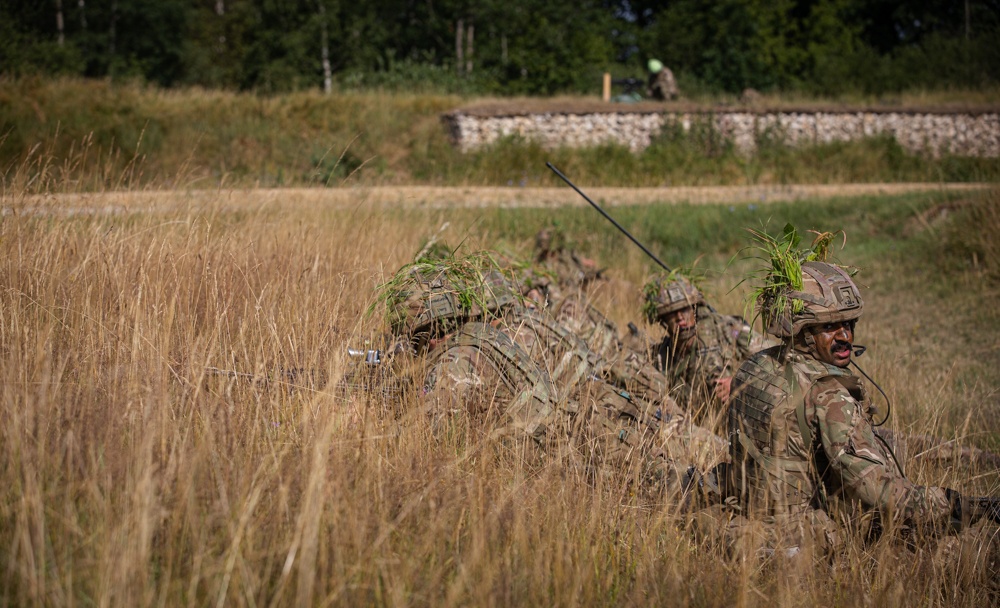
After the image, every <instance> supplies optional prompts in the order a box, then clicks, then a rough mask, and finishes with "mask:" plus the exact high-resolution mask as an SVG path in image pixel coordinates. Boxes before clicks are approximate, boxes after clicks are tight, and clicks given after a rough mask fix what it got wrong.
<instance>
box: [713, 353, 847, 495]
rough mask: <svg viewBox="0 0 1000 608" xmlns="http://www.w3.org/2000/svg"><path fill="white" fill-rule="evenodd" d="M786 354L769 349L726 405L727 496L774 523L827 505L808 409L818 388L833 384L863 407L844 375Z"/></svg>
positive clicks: (739, 377) (745, 369)
mask: <svg viewBox="0 0 1000 608" xmlns="http://www.w3.org/2000/svg"><path fill="white" fill-rule="evenodd" d="M785 348H786V347H785V346H775V347H772V348H768V349H766V350H763V351H760V352H758V353H756V354H754V355H753V356H752V357H750V358H749V359H747V360H746V361H745V362H744V363H743V365H742V366H741V367H740V369H739V371H738V372H737V373H736V376H735V377H734V378H733V385H732V394H733V398H732V399H731V401H730V405H729V449H730V455H731V456H732V465H731V466H732V470H731V474H730V479H729V483H730V484H731V487H730V493H731V494H735V495H737V496H738V498H739V499H740V502H741V503H743V504H744V505H746V506H747V507H749V508H751V509H755V508H760V507H761V506H763V507H764V508H765V509H766V512H768V513H769V514H773V515H778V514H786V513H792V514H793V513H797V512H800V511H803V510H805V509H808V508H820V507H823V506H824V505H825V503H826V494H825V491H824V487H823V483H822V481H821V475H822V473H823V471H821V470H819V468H818V466H817V456H818V455H820V454H819V452H821V451H822V447H821V446H820V445H819V442H818V441H814V437H813V436H814V434H815V433H814V431H813V428H814V427H813V424H812V421H811V417H812V416H814V411H812V409H811V408H810V407H809V404H807V403H806V397H807V396H808V395H809V392H810V390H811V389H812V387H813V385H814V384H816V382H818V381H820V380H824V379H827V378H833V379H835V380H836V381H837V382H838V383H840V384H842V385H843V386H844V388H845V389H847V390H848V391H849V392H850V393H851V395H852V396H853V397H854V398H855V399H857V400H858V402H859V403H865V401H866V397H865V394H864V389H863V387H862V385H861V383H860V381H859V379H858V378H857V377H856V376H854V375H853V374H851V372H850V371H848V370H847V369H844V368H840V367H836V366H833V365H827V364H825V363H822V362H820V361H817V360H816V359H813V358H812V357H809V356H805V355H803V354H802V353H799V352H795V351H791V352H788V353H787V355H785V354H784V353H783V349H785ZM783 359H784V362H783ZM807 410H808V411H807ZM824 458H825V457H824ZM761 501H763V502H764V503H765V504H764V505H760V504H759V503H760V502H761Z"/></svg>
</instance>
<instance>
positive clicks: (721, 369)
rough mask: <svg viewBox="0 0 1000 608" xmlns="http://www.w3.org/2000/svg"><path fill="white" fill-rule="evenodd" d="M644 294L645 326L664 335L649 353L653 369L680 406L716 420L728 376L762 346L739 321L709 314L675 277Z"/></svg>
mask: <svg viewBox="0 0 1000 608" xmlns="http://www.w3.org/2000/svg"><path fill="white" fill-rule="evenodd" d="M644 292H645V298H646V301H645V306H644V308H643V312H644V313H645V316H646V320H647V321H648V322H649V323H650V324H654V323H658V324H659V325H661V326H662V327H663V328H664V330H666V331H665V333H664V336H663V339H662V340H661V341H660V343H659V344H657V345H656V346H655V347H654V349H653V359H654V364H655V366H656V367H657V368H658V369H660V370H661V371H663V372H664V373H665V374H667V376H668V377H669V378H670V380H671V387H672V388H673V389H675V390H677V391H678V393H677V395H678V396H677V400H678V402H680V403H681V404H682V405H686V406H687V407H689V408H690V409H691V410H692V411H696V412H700V413H702V414H709V415H712V414H721V413H722V412H723V410H724V408H723V406H724V404H725V403H726V401H727V400H728V399H729V389H730V383H731V381H732V375H733V373H734V372H735V370H736V369H737V368H738V367H739V365H740V363H741V362H742V361H743V360H744V359H745V358H747V357H748V356H750V354H751V353H752V352H754V351H755V350H759V349H761V348H764V347H765V346H767V342H766V341H765V340H764V338H763V337H762V336H760V335H758V334H757V333H755V332H753V331H752V330H751V329H750V326H749V325H748V324H747V323H746V321H744V320H743V319H742V318H741V317H735V316H730V315H722V314H719V313H717V312H714V311H713V310H711V309H710V308H709V307H708V306H707V305H706V304H705V298H704V297H703V296H702V294H701V292H700V291H699V290H698V288H697V287H695V286H694V285H693V284H692V283H691V281H690V280H688V279H687V278H685V277H684V276H682V275H680V274H678V273H672V274H669V275H661V276H658V277H655V278H654V279H653V280H651V281H650V282H649V283H647V284H646V287H645V289H644Z"/></svg>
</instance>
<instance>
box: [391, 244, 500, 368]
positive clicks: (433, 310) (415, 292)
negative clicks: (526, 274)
mask: <svg viewBox="0 0 1000 608" xmlns="http://www.w3.org/2000/svg"><path fill="white" fill-rule="evenodd" d="M380 293H381V299H384V300H385V302H386V308H387V312H388V318H389V324H390V326H391V328H392V331H393V333H395V334H396V335H398V336H404V337H408V338H409V339H410V341H411V344H412V345H413V347H414V348H415V349H417V350H418V351H419V350H421V349H422V348H423V347H425V346H426V343H427V341H428V340H429V339H430V338H432V337H435V336H442V335H444V334H447V333H450V332H452V331H455V330H456V329H458V328H459V327H461V326H462V325H463V324H465V323H466V322H468V321H474V320H482V319H485V318H487V317H489V316H494V315H497V314H499V313H500V311H502V310H504V309H505V308H507V307H509V306H512V305H515V304H517V303H519V301H520V299H519V297H518V296H517V294H515V293H514V290H513V289H512V288H511V283H510V280H509V279H508V278H507V277H506V276H505V275H504V274H503V273H502V272H501V271H500V269H499V268H497V267H496V266H495V265H494V264H493V263H492V262H491V260H490V258H489V256H488V255H485V254H475V255H470V256H467V257H465V258H462V259H454V258H452V259H448V260H436V261H421V262H415V263H413V264H409V265H407V266H404V267H403V268H401V269H400V270H399V272H397V273H396V275H395V276H394V277H393V278H392V279H390V280H389V281H388V282H387V283H385V284H383V285H382V286H381V287H380Z"/></svg>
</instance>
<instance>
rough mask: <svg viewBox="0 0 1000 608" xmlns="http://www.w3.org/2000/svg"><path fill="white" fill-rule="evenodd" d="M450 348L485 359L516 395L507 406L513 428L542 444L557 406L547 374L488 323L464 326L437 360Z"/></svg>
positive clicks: (440, 350) (439, 351)
mask: <svg viewBox="0 0 1000 608" xmlns="http://www.w3.org/2000/svg"><path fill="white" fill-rule="evenodd" d="M451 346H469V347H473V348H476V349H478V350H479V352H481V353H482V354H483V355H484V356H485V357H486V359H487V360H488V361H489V362H490V363H491V364H492V365H493V367H494V369H496V370H497V372H498V373H499V375H500V377H501V378H502V381H503V383H504V385H505V386H506V387H507V389H508V390H509V391H510V392H511V393H512V394H513V395H514V398H513V399H512V400H511V402H510V403H509V404H507V415H508V416H509V417H510V419H511V421H512V423H513V425H514V427H515V428H518V429H521V430H523V431H524V432H525V433H527V434H528V435H529V436H530V437H532V438H533V439H535V440H536V441H539V442H542V441H543V440H544V436H545V432H546V429H547V426H548V424H549V421H550V418H551V417H552V416H553V414H554V412H555V410H556V403H557V397H556V392H555V389H554V387H553V386H552V383H551V381H550V380H549V376H548V374H547V373H545V371H544V370H542V369H541V368H539V367H538V365H536V364H535V362H534V361H532V360H531V357H529V356H528V354H527V353H526V352H524V350H523V349H522V348H521V347H520V346H518V345H517V344H515V343H514V342H513V341H512V340H511V339H510V338H509V337H508V336H507V335H506V334H504V333H503V332H501V331H500V330H498V329H496V328H495V327H493V326H491V325H488V324H485V323H476V322H472V323H466V324H465V325H463V326H462V328H461V329H460V330H459V331H458V332H456V333H455V334H454V335H453V336H452V337H451V338H450V339H449V341H448V345H447V347H445V348H441V349H438V351H437V352H438V353H439V354H438V355H437V357H440V356H442V355H443V354H444V353H446V352H447V351H448V347H451Z"/></svg>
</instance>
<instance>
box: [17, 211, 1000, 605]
mask: <svg viewBox="0 0 1000 608" xmlns="http://www.w3.org/2000/svg"><path fill="white" fill-rule="evenodd" d="M225 198H227V196H226V195H223V194H220V197H219V200H220V206H221V204H222V201H223V199H225ZM4 205H6V206H9V207H11V209H12V211H10V213H9V214H7V215H5V216H3V218H2V224H0V356H2V365H0V420H2V424H0V486H2V489H0V548H2V550H0V604H3V605H22V606H23V605H91V604H93V605H99V606H127V605H171V606H172V605H184V604H186V605H205V604H214V605H216V606H222V605H248V606H273V605H286V604H299V605H324V606H325V605H360V604H376V605H414V604H415V605H509V604H521V605H564V606H577V605H609V604H640V603H642V604H646V603H649V604H654V605H664V604H666V605H676V604H693V605H710V606H721V605H768V606H770V605H782V606H787V605H791V606H798V605H843V604H865V605H872V604H874V605H883V604H896V605H900V604H911V603H913V602H914V598H919V600H918V601H919V603H922V604H928V605H943V604H948V605H953V604H954V605H985V602H996V601H997V596H995V595H993V596H989V595H988V585H986V584H985V581H984V579H983V578H982V577H983V576H989V573H988V572H985V573H984V570H983V569H982V568H981V567H980V568H979V569H978V570H977V569H975V568H973V567H972V565H973V562H975V560H976V559H980V561H981V558H982V556H978V558H977V556H974V555H967V554H966V555H957V554H952V555H951V556H950V557H949V558H947V559H946V558H944V557H942V556H936V554H937V553H938V552H939V551H943V550H944V549H942V545H940V544H939V543H937V542H936V541H927V542H925V543H920V544H916V545H914V546H912V547H906V546H903V545H902V544H901V543H899V542H895V541H892V540H888V539H884V540H882V541H879V542H877V543H874V544H865V543H864V542H863V541H862V540H861V539H860V538H856V537H852V536H849V537H848V538H847V544H846V547H845V549H844V550H843V551H842V552H841V553H840V554H838V555H837V556H836V557H835V558H834V560H833V562H832V563H827V562H825V561H822V560H821V561H815V562H813V561H808V560H799V561H794V562H784V561H782V560H781V559H780V558H776V559H772V560H758V559H748V560H740V559H737V558H735V557H731V556H727V555H726V554H725V553H724V552H723V551H722V550H721V549H720V548H718V547H715V546H712V545H710V544H708V543H703V542H700V541H699V540H697V539H696V538H695V537H694V536H693V535H692V534H691V533H690V532H689V531H688V530H687V528H686V526H685V522H684V520H683V519H682V518H678V517H676V516H674V515H672V514H671V512H670V509H665V508H658V507H657V506H656V505H649V504H644V503H641V502H639V501H638V500H637V499H635V498H633V497H628V496H626V497H624V498H623V497H622V496H621V495H620V494H618V493H617V492H616V488H614V487H603V486H600V487H593V486H592V485H590V484H588V483H586V482H585V481H584V480H581V479H578V478H576V477H574V476H572V475H568V474H566V473H565V472H564V471H561V470H560V469H559V468H558V467H555V466H539V465H537V464H528V463H526V462H525V461H523V460H522V459H519V458H518V457H517V454H516V453H511V452H510V451H509V449H508V448H507V447H506V446H505V445H504V444H501V443H498V442H496V441H494V440H491V439H488V438H484V437H483V436H481V435H479V434H476V433H472V432H467V429H462V428H461V423H456V429H455V432H454V433H450V434H444V435H442V434H441V433H434V432H432V430H431V429H430V428H429V424H428V422H427V420H426V419H425V417H424V416H423V415H422V413H421V407H420V401H419V396H416V395H411V396H410V397H408V398H407V399H405V400H402V401H398V400H394V399H383V398H381V397H380V396H377V395H376V396H369V395H366V394H365V393H361V392H354V393H349V394H347V395H346V396H345V395H344V394H343V393H342V392H340V391H338V390H337V389H336V384H337V382H338V381H339V379H340V378H341V377H342V375H343V374H344V373H345V372H346V371H347V370H348V369H349V368H350V363H349V362H347V361H345V356H344V354H345V353H344V349H345V348H346V347H348V346H359V345H361V344H362V341H363V339H364V337H365V336H371V335H374V334H375V333H376V332H377V331H378V329H379V328H378V320H377V319H366V318H365V317H364V315H363V311H364V309H365V307H366V306H367V305H368V303H369V301H370V298H371V295H370V294H372V291H373V287H374V286H375V284H376V283H377V282H379V281H380V280H381V279H383V278H384V277H385V276H386V275H387V274H388V273H390V272H392V271H394V270H395V269H396V268H397V267H398V266H399V265H401V264H402V263H403V262H405V261H407V260H408V258H409V256H410V255H412V253H413V252H415V251H416V250H417V249H418V248H419V246H420V244H421V241H422V239H423V238H425V237H426V236H427V235H430V234H433V233H434V232H435V231H436V230H437V228H438V225H439V218H438V217H437V216H436V215H433V214H432V213H430V212H429V213H425V214H421V213H419V212H416V213H409V214H395V213H391V212H373V211H367V210H365V209H364V208H363V206H360V207H359V209H357V210H354V211H351V212H336V213H331V212H328V211H323V210H322V209H314V208H294V209H288V208H274V207H269V208H267V209H263V210H247V211H233V210H231V209H230V210H227V211H223V210H221V207H220V209H219V210H215V211H213V210H211V209H208V210H206V209H204V208H200V209H199V210H194V209H190V210H185V209H183V207H181V208H180V209H177V210H173V211H165V212H158V213H155V214H154V213H141V212H139V213H133V214H117V215H116V214H111V215H93V216H87V215H73V216H66V215H63V214H61V213H60V208H59V207H58V204H54V205H53V206H52V207H51V208H49V209H48V210H46V211H45V212H39V211H38V210H37V209H36V210H35V211H32V212H30V213H29V212H25V210H23V209H22V210H18V209H17V206H18V205H17V200H16V199H11V198H7V199H6V200H5V201H4ZM470 217H471V216H470ZM468 225H471V226H474V225H475V224H474V221H473V220H470V221H469V223H468ZM466 228H467V226H466ZM464 229H465V228H462V229H461V230H464ZM461 230H459V232H460V233H462V232H461ZM502 236H503V235H496V234H491V235H486V236H480V237H478V240H481V241H482V242H475V243H469V246H470V247H473V248H476V247H479V246H488V245H491V244H492V243H494V242H496V240H497V239H498V238H499V237H502ZM473 240H477V239H476V238H473ZM522 244H523V245H526V244H524V243H522ZM632 255H633V252H629V253H626V254H624V256H623V258H622V259H620V260H616V261H615V264H616V266H614V267H612V273H614V272H616V271H618V270H619V267H618V266H617V264H619V263H621V264H622V267H621V271H622V276H624V277H625V280H628V281H632V282H633V283H634V282H637V281H639V280H640V279H641V278H640V277H638V276H633V275H635V274H636V273H635V272H634V271H629V270H628V269H627V268H626V267H625V266H624V264H625V263H626V262H628V260H631V259H632V258H631V257H630V256H632ZM623 284H624V283H622V282H617V283H612V284H611V285H610V286H609V287H606V288H605V289H604V290H603V291H602V293H601V294H600V295H599V298H600V300H601V302H602V305H603V306H605V307H606V308H608V309H609V311H610V312H611V314H612V316H613V317H614V318H616V319H619V320H625V319H628V318H635V317H636V313H633V311H638V306H637V302H636V300H635V297H636V294H635V293H634V292H633V291H628V290H624V289H615V287H616V286H619V287H620V286H621V285H623ZM737 297H738V295H737V294H732V295H729V296H726V299H725V301H724V304H726V305H727V307H728V308H730V309H736V308H738V302H737ZM895 304H898V303H890V304H883V305H874V306H873V308H872V311H873V312H872V317H873V318H875V319H878V318H879V317H880V316H882V315H884V317H885V318H887V319H890V320H891V315H890V314H889V312H890V309H891V307H892V306H894V305H895ZM925 314H927V315H930V318H928V320H927V322H928V323H933V322H935V321H941V320H943V319H945V318H947V316H948V311H940V310H930V311H925ZM868 328H870V329H868ZM866 331H868V332H870V333H869V334H868V336H866V337H865V340H867V341H869V343H871V344H873V345H874V346H875V347H876V348H875V349H874V355H873V357H874V358H873V364H870V365H871V367H872V369H870V370H869V371H870V372H872V373H874V374H875V375H876V376H877V377H879V378H881V379H883V381H884V384H885V387H886V389H887V390H888V391H889V393H890V394H891V395H893V397H894V399H895V401H896V404H897V411H899V412H902V413H901V414H899V415H897V418H896V419H895V420H897V421H899V420H903V421H907V422H908V423H909V425H910V430H914V431H919V432H924V433H936V432H941V433H944V432H947V433H950V432H951V431H952V430H954V427H953V426H948V425H946V424H944V422H942V417H943V418H948V419H949V420H950V419H951V417H954V416H958V418H960V419H962V420H966V421H967V423H966V426H965V427H962V428H961V429H959V432H960V433H962V434H963V435H962V436H963V437H965V438H968V437H970V436H971V437H975V436H976V435H977V433H981V432H993V433H995V432H997V426H996V421H995V420H989V419H984V418H983V417H982V416H977V415H975V414H973V415H969V416H968V417H967V418H965V412H975V411H977V408H980V406H982V405H983V404H984V403H989V402H992V401H995V399H996V387H995V386H980V387H974V388H972V389H969V390H968V391H966V392H959V391H956V390H955V389H954V388H952V387H953V385H952V384H949V383H942V382H940V378H939V377H938V375H936V374H944V375H947V374H954V373H960V372H961V371H962V369H956V368H955V367H954V365H958V366H961V365H963V364H964V363H963V361H958V362H957V363H955V364H954V365H953V366H949V365H942V360H941V359H940V357H938V358H935V355H934V354H933V353H931V354H930V357H931V361H929V362H926V363H925V364H922V366H921V367H911V368H906V367H904V368H900V367H897V366H896V365H895V364H896V362H897V361H898V359H899V357H901V356H902V355H903V354H904V353H906V351H907V339H908V338H907V333H908V332H910V331H911V328H909V327H907V326H905V325H904V324H902V323H899V322H894V323H890V324H889V325H887V326H884V327H879V325H878V324H877V323H869V324H868V325H867V326H866ZM870 357H872V355H870ZM209 367H218V368H225V369H233V370H238V371H242V372H247V373H250V374H255V375H256V377H257V378H266V377H268V374H272V376H271V378H270V382H267V383H264V382H250V381H244V380H240V379H235V380H234V379H230V378H227V377H224V376H218V375H211V374H208V373H207V372H206V369H207V368H209ZM279 368H280V369H293V368H307V369H313V370H321V371H322V372H323V374H322V375H323V377H325V378H326V379H327V380H325V381H324V382H323V383H322V385H321V386H315V387H312V388H308V387H307V388H292V387H289V386H287V385H284V384H282V380H281V378H278V377H273V371H274V370H276V369H279ZM932 369H933V370H938V371H936V372H935V373H933V374H932V373H924V372H925V371H926V370H932ZM991 400H992V401H991ZM925 413H926V415H924V414H925ZM896 423H897V424H898V422H896ZM948 424H951V423H950V422H948ZM907 465H908V467H909V473H910V475H911V476H912V477H913V478H915V479H916V480H918V481H920V482H923V483H934V484H942V485H948V486H951V487H957V488H960V489H963V490H969V491H972V492H975V493H989V492H992V493H993V494H996V493H997V492H998V482H997V476H996V474H995V473H993V472H989V471H976V470H969V468H968V467H966V466H965V465H962V464H960V463H951V464H949V465H947V466H943V467H941V466H934V465H930V464H926V463H924V464H917V463H914V462H910V463H907ZM945 548H947V547H945ZM979 565H980V566H982V564H979ZM992 575H993V576H996V572H995V571H994V572H993V573H992ZM994 591H995V590H994Z"/></svg>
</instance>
